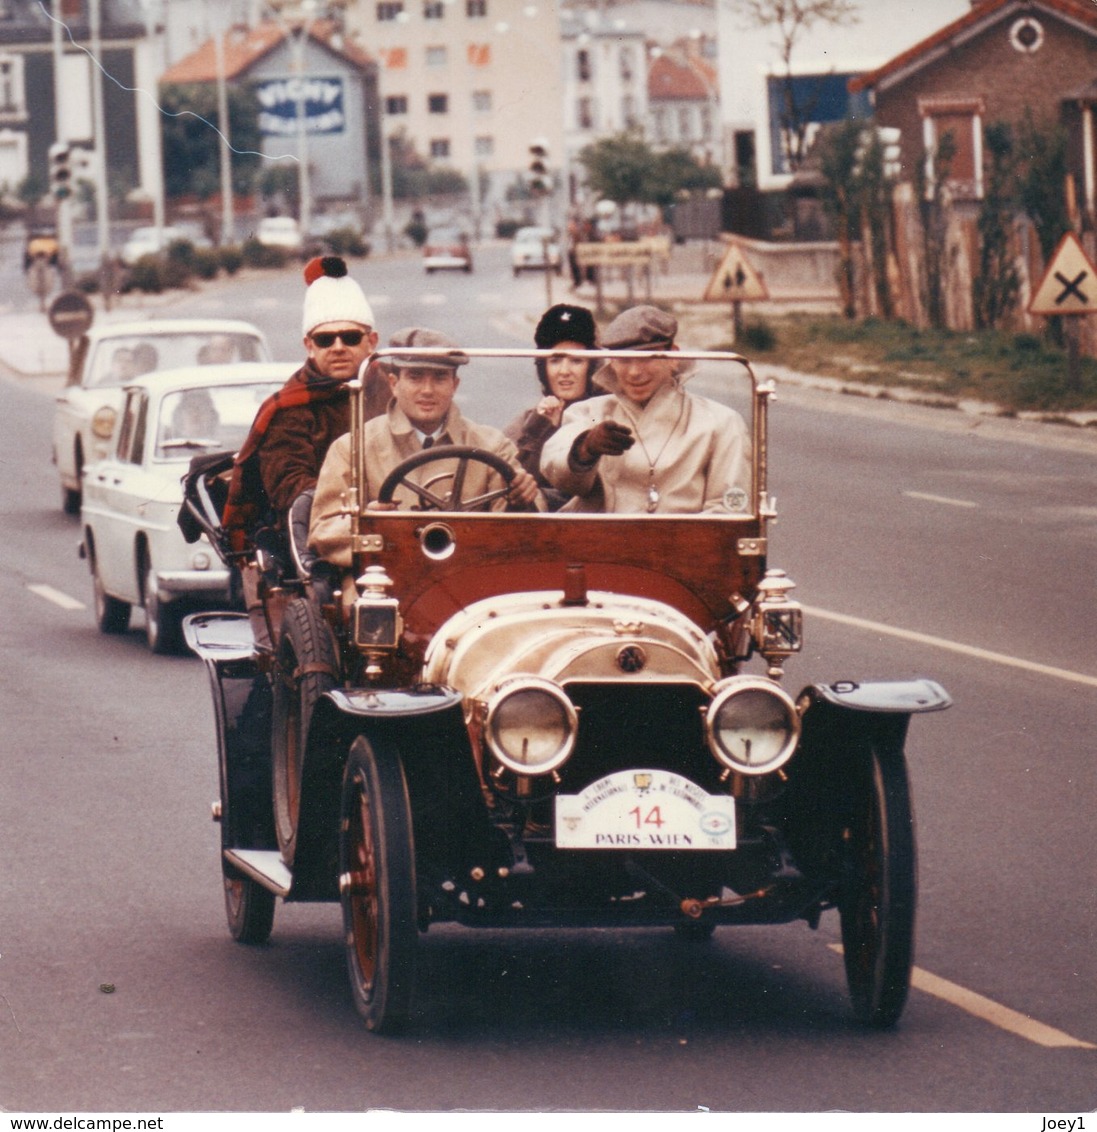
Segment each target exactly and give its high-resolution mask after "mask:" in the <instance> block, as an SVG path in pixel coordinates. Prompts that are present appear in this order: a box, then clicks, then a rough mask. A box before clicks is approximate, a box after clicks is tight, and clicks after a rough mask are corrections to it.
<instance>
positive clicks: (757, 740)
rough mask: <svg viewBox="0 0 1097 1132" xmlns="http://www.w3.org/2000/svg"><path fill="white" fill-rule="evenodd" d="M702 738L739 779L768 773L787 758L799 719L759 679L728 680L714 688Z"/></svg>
mask: <svg viewBox="0 0 1097 1132" xmlns="http://www.w3.org/2000/svg"><path fill="white" fill-rule="evenodd" d="M705 738H706V739H707V740H708V745H709V747H710V749H711V750H712V753H713V754H714V755H715V756H716V758H717V759H718V761H720V762H721V763H723V764H724V766H726V767H728V768H729V769H730V770H734V771H736V772H737V773H739V774H746V775H759V774H770V773H772V772H773V771H775V770H777V769H779V768H780V767H782V766H783V765H784V764H785V763H786V762H788V760H789V759H790V758H791V757H792V754H793V752H794V751H795V750H796V744H797V742H798V741H799V738H800V715H799V713H798V712H797V710H796V705H795V704H794V703H793V702H792V699H791V697H790V696H789V695H788V693H787V692H785V690H784V689H783V688H781V687H780V686H779V685H777V684H774V683H773V681H772V680H768V679H766V678H765V677H763V676H732V677H729V678H728V679H727V680H722V681H721V682H720V683H719V684H717V686H716V691H715V695H714V696H713V698H712V703H710V704H709V707H708V711H707V712H706V713H705Z"/></svg>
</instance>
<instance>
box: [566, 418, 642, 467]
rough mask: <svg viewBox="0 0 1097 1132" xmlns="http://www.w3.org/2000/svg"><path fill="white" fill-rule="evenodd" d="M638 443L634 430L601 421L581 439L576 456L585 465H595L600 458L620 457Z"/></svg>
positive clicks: (614, 422) (612, 422)
mask: <svg viewBox="0 0 1097 1132" xmlns="http://www.w3.org/2000/svg"><path fill="white" fill-rule="evenodd" d="M635 442H636V437H634V436H633V435H632V429H630V428H629V427H628V426H627V425H623V424H618V423H617V422H616V421H600V422H599V423H598V424H596V425H595V426H594V428H592V429H591V430H590V432H587V433H584V434H583V435H582V436H581V437H580V438H579V443H578V444H577V445H576V455H577V456H578V457H579V460H580V461H581V462H582V463H584V464H593V463H594V461H595V460H597V459H598V457H599V456H620V455H621V453H622V452H627V451H628V450H629V449H630V448H631V447H632V446H633V444H634V443H635Z"/></svg>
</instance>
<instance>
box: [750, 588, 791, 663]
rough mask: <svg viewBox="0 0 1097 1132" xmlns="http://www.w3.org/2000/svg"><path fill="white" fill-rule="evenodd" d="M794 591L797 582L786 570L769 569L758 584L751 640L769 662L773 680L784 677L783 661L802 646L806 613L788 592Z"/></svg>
mask: <svg viewBox="0 0 1097 1132" xmlns="http://www.w3.org/2000/svg"><path fill="white" fill-rule="evenodd" d="M795 588H796V584H795V582H793V581H792V580H791V579H790V578H789V577H788V575H787V574H786V573H785V572H784V570H767V571H766V573H765V577H764V578H763V579H762V580H761V581H760V582H759V583H758V597H757V599H756V600H755V603H754V616H753V618H752V621H751V637H752V638H753V640H754V647H755V648H756V649H757V650H758V652H760V653H761V654H762V656H764V657H765V658H766V661H767V662H768V663H769V675H770V676H772V677H773V678H774V679H778V678H780V677H781V676H782V675H783V674H784V673H783V670H782V667H781V666H782V663H783V662H784V660H785V659H786V658H787V657H790V656H792V654H793V653H796V652H799V651H800V649H801V647H802V646H803V638H804V614H803V610H802V609H801V608H800V603H799V602H798V601H793V600H792V599H791V598H789V596H788V593H789V590H793V589H795Z"/></svg>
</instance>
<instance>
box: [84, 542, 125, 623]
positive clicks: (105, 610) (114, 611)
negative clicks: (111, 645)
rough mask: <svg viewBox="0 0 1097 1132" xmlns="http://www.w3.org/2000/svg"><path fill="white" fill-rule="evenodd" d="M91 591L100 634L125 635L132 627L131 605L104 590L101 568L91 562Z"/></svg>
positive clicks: (93, 561) (93, 559)
mask: <svg viewBox="0 0 1097 1132" xmlns="http://www.w3.org/2000/svg"><path fill="white" fill-rule="evenodd" d="M91 589H92V594H93V596H94V601H95V624H96V626H97V627H98V629H99V632H100V633H124V632H125V631H126V630H127V629H128V628H129V627H130V603H129V602H128V601H119V600H118V598H116V597H111V596H110V594H109V593H107V591H106V590H105V589H104V588H103V579H102V578H100V577H99V567H98V566H97V565H96V564H95V558H94V557H93V558H92V560H91Z"/></svg>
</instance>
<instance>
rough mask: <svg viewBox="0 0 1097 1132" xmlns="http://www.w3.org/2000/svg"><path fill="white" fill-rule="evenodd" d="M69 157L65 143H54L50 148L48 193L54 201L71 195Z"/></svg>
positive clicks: (68, 150) (69, 152)
mask: <svg viewBox="0 0 1097 1132" xmlns="http://www.w3.org/2000/svg"><path fill="white" fill-rule="evenodd" d="M71 157H72V151H71V150H70V149H69V145H68V143H67V142H54V143H53V145H51V146H50V191H51V192H52V193H53V199H54V200H64V199H65V198H66V197H69V196H71V195H72V166H71Z"/></svg>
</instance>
